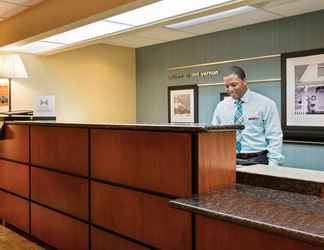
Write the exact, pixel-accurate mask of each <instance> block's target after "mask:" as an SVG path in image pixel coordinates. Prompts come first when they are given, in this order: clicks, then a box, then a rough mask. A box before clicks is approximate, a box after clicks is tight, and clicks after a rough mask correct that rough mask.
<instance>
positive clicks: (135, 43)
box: [103, 35, 163, 48]
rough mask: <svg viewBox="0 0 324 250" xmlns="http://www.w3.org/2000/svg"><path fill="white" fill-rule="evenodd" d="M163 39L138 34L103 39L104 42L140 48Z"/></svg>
mask: <svg viewBox="0 0 324 250" xmlns="http://www.w3.org/2000/svg"><path fill="white" fill-rule="evenodd" d="M162 42H163V41H161V40H157V39H152V38H147V37H142V36H138V35H123V36H120V37H118V38H107V39H105V40H103V43H106V44H111V45H117V46H122V47H130V48H140V47H145V46H149V45H153V44H158V43H162Z"/></svg>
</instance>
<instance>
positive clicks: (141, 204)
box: [91, 181, 192, 250]
mask: <svg viewBox="0 0 324 250" xmlns="http://www.w3.org/2000/svg"><path fill="white" fill-rule="evenodd" d="M91 190H92V210H91V211H92V220H93V223H94V224H96V225H99V226H102V227H104V228H106V229H110V230H112V231H115V232H118V233H120V234H122V235H125V236H128V237H130V238H133V239H136V240H138V241H141V242H143V243H146V244H148V245H151V246H154V247H157V248H159V249H173V250H177V249H179V250H180V249H185V250H189V249H191V233H192V232H191V214H190V213H189V212H184V211H180V210H178V209H174V208H171V207H169V205H168V201H169V200H168V199H167V198H161V197H158V196H154V195H149V194H145V193H141V192H136V191H132V190H128V189H124V188H119V187H114V186H110V185H106V184H102V183H98V182H94V181H93V182H92V186H91Z"/></svg>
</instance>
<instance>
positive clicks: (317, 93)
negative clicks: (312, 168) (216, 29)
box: [281, 49, 324, 142]
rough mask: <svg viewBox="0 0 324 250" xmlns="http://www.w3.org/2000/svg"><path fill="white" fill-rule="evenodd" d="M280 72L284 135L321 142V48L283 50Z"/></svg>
mask: <svg viewBox="0 0 324 250" xmlns="http://www.w3.org/2000/svg"><path fill="white" fill-rule="evenodd" d="M281 73H282V125H283V132H284V138H285V139H287V140H297V141H306V142H307V141H311V142H324V49H316V50H310V51H300V52H293V53H286V54H282V55H281Z"/></svg>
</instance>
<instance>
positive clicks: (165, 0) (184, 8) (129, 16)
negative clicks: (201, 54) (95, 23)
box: [106, 0, 232, 26]
mask: <svg viewBox="0 0 324 250" xmlns="http://www.w3.org/2000/svg"><path fill="white" fill-rule="evenodd" d="M230 1H232V0H186V1H179V0H162V1H158V2H156V3H153V4H149V5H145V6H143V7H141V8H138V9H135V10H131V11H127V12H124V13H122V14H119V15H116V16H113V17H110V18H107V19H106V20H107V21H113V22H118V23H123V24H128V25H134V26H139V25H143V24H148V23H152V22H156V21H160V20H163V19H166V18H170V17H174V16H177V15H181V14H185V13H189V12H192V11H197V10H200V9H204V8H208V7H211V6H214V5H219V4H222V3H226V2H230Z"/></svg>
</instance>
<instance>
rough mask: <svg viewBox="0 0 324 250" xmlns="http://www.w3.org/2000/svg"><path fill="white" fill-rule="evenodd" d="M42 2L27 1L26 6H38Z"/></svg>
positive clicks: (39, 0) (35, 0)
mask: <svg viewBox="0 0 324 250" xmlns="http://www.w3.org/2000/svg"><path fill="white" fill-rule="evenodd" d="M43 1H44V0H29V1H28V2H27V3H26V5H28V6H32V5H36V4H39V3H40V2H43Z"/></svg>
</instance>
